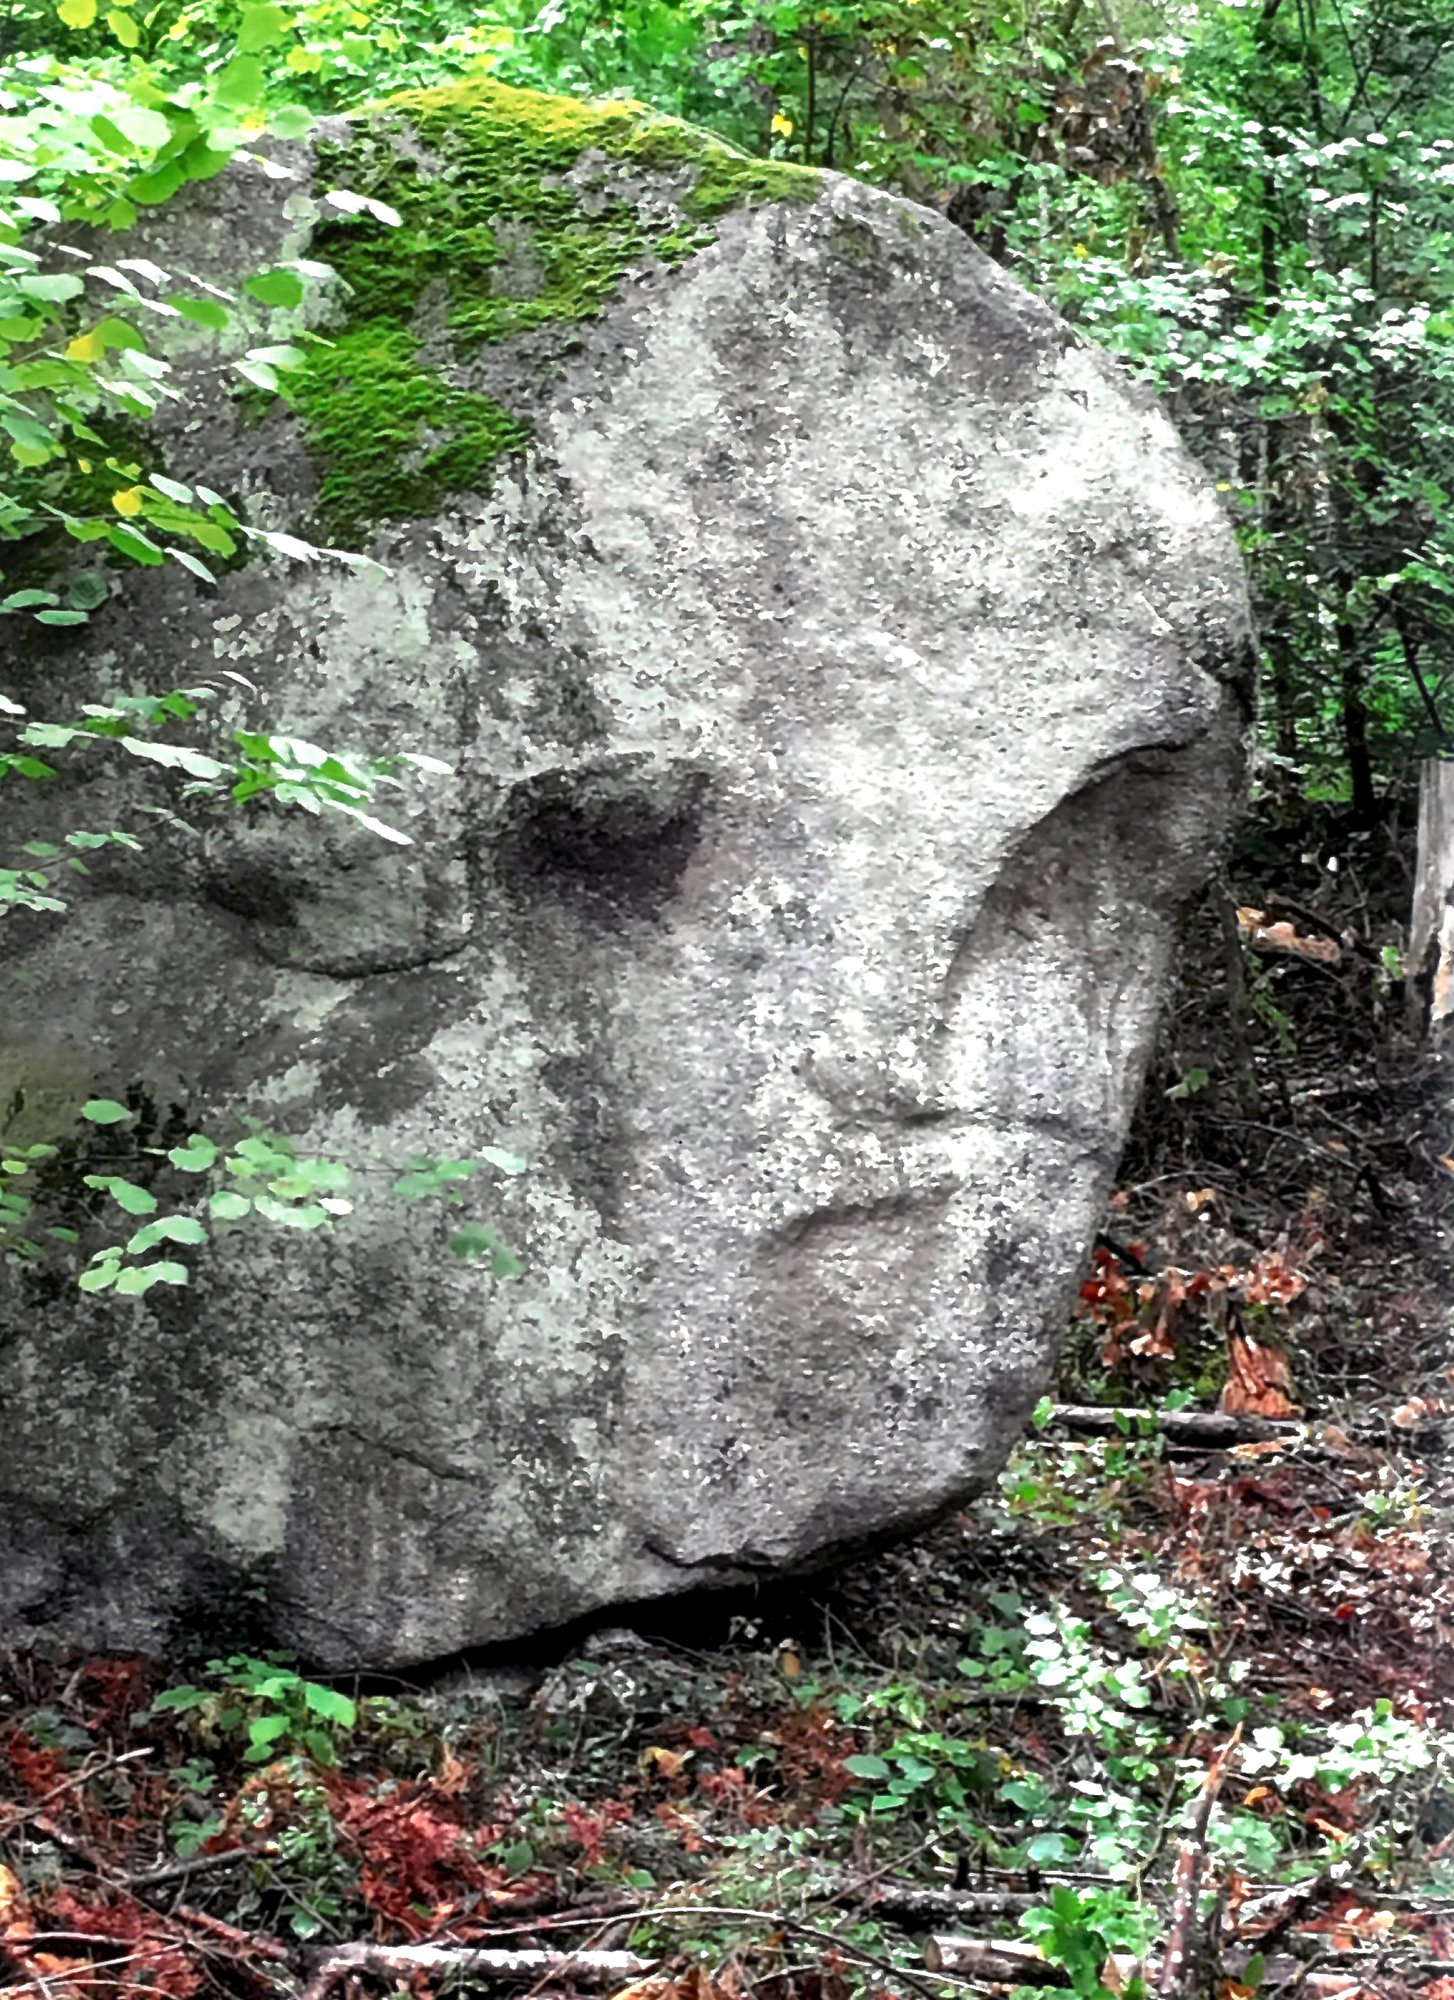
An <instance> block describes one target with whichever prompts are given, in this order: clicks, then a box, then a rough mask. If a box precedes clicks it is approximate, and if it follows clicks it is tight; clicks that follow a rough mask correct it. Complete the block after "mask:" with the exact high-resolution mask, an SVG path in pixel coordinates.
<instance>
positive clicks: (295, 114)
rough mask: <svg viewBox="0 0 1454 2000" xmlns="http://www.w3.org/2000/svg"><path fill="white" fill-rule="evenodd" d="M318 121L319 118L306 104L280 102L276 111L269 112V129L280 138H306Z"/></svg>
mask: <svg viewBox="0 0 1454 2000" xmlns="http://www.w3.org/2000/svg"><path fill="white" fill-rule="evenodd" d="M316 123H317V119H316V118H315V116H314V114H313V112H311V111H310V110H309V109H308V107H307V105H306V104H280V105H279V106H278V108H277V110H276V111H272V112H269V114H268V130H269V131H270V132H272V133H275V134H276V136H277V137H278V138H279V139H301V138H304V137H305V136H306V135H307V134H308V133H309V132H311V131H312V130H313V127H314V125H315V124H316Z"/></svg>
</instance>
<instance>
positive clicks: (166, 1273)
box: [116, 1262, 191, 1299]
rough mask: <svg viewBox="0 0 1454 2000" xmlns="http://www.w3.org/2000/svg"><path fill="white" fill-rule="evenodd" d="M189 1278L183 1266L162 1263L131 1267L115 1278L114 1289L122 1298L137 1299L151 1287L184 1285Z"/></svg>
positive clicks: (188, 1273)
mask: <svg viewBox="0 0 1454 2000" xmlns="http://www.w3.org/2000/svg"><path fill="white" fill-rule="evenodd" d="M190 1276H191V1273H190V1272H189V1271H188V1269H187V1267H186V1265H185V1264H173V1263H169V1262H162V1263H159V1264H142V1265H139V1266H137V1265H133V1267H132V1268H131V1269H130V1270H127V1271H123V1272H122V1273H121V1275H120V1276H119V1277H118V1278H117V1280H116V1289H117V1292H118V1293H119V1294H120V1295H121V1296H122V1297H123V1298H128V1299H139V1298H141V1297H142V1296H143V1295H144V1294H145V1293H147V1292H149V1291H150V1290H151V1288H152V1286H153V1285H185V1284H186V1283H187V1281H188V1279H189V1278H190Z"/></svg>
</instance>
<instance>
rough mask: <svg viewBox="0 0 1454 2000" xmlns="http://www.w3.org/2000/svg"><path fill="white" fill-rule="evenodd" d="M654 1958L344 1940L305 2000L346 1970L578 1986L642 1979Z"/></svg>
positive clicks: (320, 1962)
mask: <svg viewBox="0 0 1454 2000" xmlns="http://www.w3.org/2000/svg"><path fill="white" fill-rule="evenodd" d="M653 1963H654V1961H653V1960H651V1959H646V1958H638V1957H637V1955H636V1953H635V1952H634V1951H509V1950H506V1949H505V1948H504V1947H503V1946H489V1945H450V1944H368V1943H356V1944H340V1945H335V1946H333V1947H332V1948H331V1949H329V1950H327V1951H325V1952H323V1953H322V1954H321V1955H320V1956H319V1957H318V1958H316V1959H315V1960H314V1962H313V1968H312V1971H311V1973H310V1974H309V1978H308V1984H307V1985H306V1986H305V1987H304V1988H303V1992H302V2000H324V1996H325V1995H326V1994H327V1993H329V1992H331V1991H332V1989H333V1987H334V1985H335V1984H336V1983H337V1982H338V1981H339V1980H340V1979H342V1978H343V1977H344V1975H345V1974H346V1973H353V1972H371V1973H374V1974H376V1975H378V1976H380V1977H382V1978H385V1979H401V1978H403V1979H407V1978H408V1977H409V1976H410V1974H412V1973H416V1972H439V1973H469V1974H471V1975H472V1976H473V1977H474V1978H476V1979H491V1980H499V1981H502V1982H508V1981H511V1980H523V1981H525V1982H526V1983H527V1984H530V1985H539V1984H540V1983H541V1982H542V1981H544V1980H547V1979H550V1980H557V1979H558V1980H568V1981H569V1982H570V1983H571V1984H572V1985H573V1986H611V1985H616V1984H620V1983H623V1982H625V1981H627V1980H631V1979H641V1978H643V1977H644V1976H645V1974H646V1973H648V1972H650V1970H651V1968H652V1965H653Z"/></svg>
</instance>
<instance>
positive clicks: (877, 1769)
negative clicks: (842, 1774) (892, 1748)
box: [843, 1756, 893, 1779]
mask: <svg viewBox="0 0 1454 2000" xmlns="http://www.w3.org/2000/svg"><path fill="white" fill-rule="evenodd" d="M843 1768H844V1770H845V1771H851V1772H852V1773H853V1775H854V1777H855V1778H877V1779H884V1778H891V1777H892V1776H893V1771H892V1769H891V1767H890V1766H889V1765H888V1764H887V1763H885V1761H884V1759H883V1758H882V1757H868V1756H863V1757H845V1758H844V1760H843Z"/></svg>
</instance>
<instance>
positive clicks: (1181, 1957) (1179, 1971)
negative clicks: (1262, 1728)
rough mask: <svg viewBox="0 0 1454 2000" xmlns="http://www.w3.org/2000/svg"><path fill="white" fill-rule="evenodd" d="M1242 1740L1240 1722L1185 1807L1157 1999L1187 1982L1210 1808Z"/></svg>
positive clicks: (1172, 1999) (1168, 1999)
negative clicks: (1197, 1790) (1185, 1811)
mask: <svg viewBox="0 0 1454 2000" xmlns="http://www.w3.org/2000/svg"><path fill="white" fill-rule="evenodd" d="M1241 1740H1242V1725H1241V1723H1240V1722H1239V1723H1238V1724H1237V1727H1236V1728H1235V1729H1234V1730H1233V1731H1232V1734H1231V1736H1230V1737H1229V1738H1228V1740H1227V1742H1226V1743H1225V1744H1224V1745H1223V1746H1222V1748H1221V1749H1220V1750H1219V1751H1218V1752H1217V1754H1216V1755H1215V1756H1214V1757H1213V1759H1212V1761H1211V1763H1210V1764H1209V1765H1208V1766H1207V1775H1206V1777H1205V1778H1204V1779H1203V1780H1202V1785H1201V1789H1200V1791H1199V1792H1198V1793H1197V1795H1196V1797H1195V1798H1194V1799H1193V1800H1192V1802H1191V1805H1190V1806H1189V1807H1188V1809H1187V1814H1186V1819H1185V1822H1184V1828H1183V1832H1182V1837H1181V1845H1180V1847H1179V1848H1178V1849H1177V1854H1176V1872H1175V1874H1174V1876H1173V1877H1172V1900H1171V1920H1170V1923H1169V1924H1168V1926H1167V1932H1166V1956H1165V1958H1164V1959H1163V1960H1162V1964H1161V1977H1160V1979H1159V1980H1158V1982H1157V1987H1156V1990H1157V1993H1158V1995H1159V1996H1160V2000H1179V1996H1180V1995H1181V1993H1182V1992H1183V1990H1184V1988H1185V1987H1186V1984H1187V1975H1188V1971H1189V1969H1190V1965H1191V1946H1192V1934H1193V1931H1194V1930H1195V1927H1196V1919H1197V1900H1198V1894H1197V1892H1198V1891H1199V1889H1200V1888H1201V1880H1202V1871H1203V1869H1204V1868H1205V1866H1206V1860H1207V1828H1208V1826H1209V1825H1210V1824H1211V1818H1212V1808H1213V1806H1214V1805H1215V1804H1216V1802H1217V1794H1218V1792H1219V1791H1221V1789H1222V1780H1223V1778H1225V1777H1226V1775H1227V1767H1228V1765H1229V1764H1230V1762H1231V1759H1232V1754H1233V1752H1234V1751H1235V1750H1236V1748H1237V1745H1238V1744H1239V1743H1240V1742H1241Z"/></svg>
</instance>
